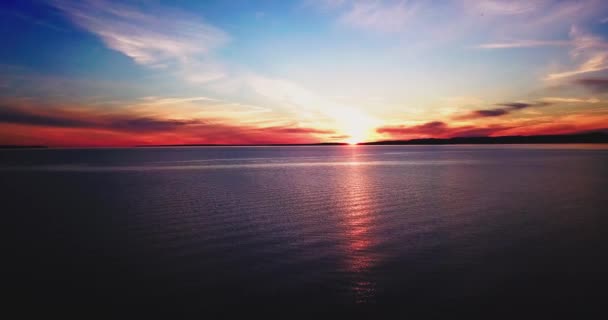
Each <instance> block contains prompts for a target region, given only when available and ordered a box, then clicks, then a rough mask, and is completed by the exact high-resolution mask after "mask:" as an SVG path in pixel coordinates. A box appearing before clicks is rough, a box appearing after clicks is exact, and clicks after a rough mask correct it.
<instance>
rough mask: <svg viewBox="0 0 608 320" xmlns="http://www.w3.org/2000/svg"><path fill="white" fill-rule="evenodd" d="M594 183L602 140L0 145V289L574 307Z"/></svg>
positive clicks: (103, 300) (597, 228)
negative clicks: (1, 255)
mask: <svg viewBox="0 0 608 320" xmlns="http://www.w3.org/2000/svg"><path fill="white" fill-rule="evenodd" d="M607 190H608V146H606V145H533V146H532V145H517V146H515V145H513V146H509V145H505V146H354V147H347V146H322V147H200V148H134V149H48V150H1V151H0V192H1V194H2V195H3V200H2V202H3V207H4V208H5V209H4V210H3V211H4V216H5V217H7V218H8V219H9V221H11V222H13V221H14V222H15V223H16V224H15V225H14V228H13V227H11V228H10V230H9V236H10V244H11V249H10V250H9V254H10V257H11V258H10V259H8V262H7V266H8V270H9V272H10V273H9V274H10V275H11V278H12V279H11V282H10V283H11V284H12V285H13V286H11V288H14V289H13V292H14V296H15V297H17V298H25V299H28V301H32V304H34V305H38V304H42V305H43V304H52V305H53V306H55V307H61V306H68V305H72V306H73V305H74V304H78V305H87V306H89V305H90V306H97V307H100V306H101V307H100V308H102V309H103V308H110V307H125V308H132V309H137V308H145V309H147V310H156V309H158V310H164V311H167V310H168V311H169V312H174V311H175V310H181V311H184V312H190V311H193V312H206V311H208V310H210V309H213V308H217V307H218V306H231V307H243V308H251V307H256V308H258V307H264V308H268V309H272V310H279V309H282V308H286V309H287V308H289V310H290V312H296V311H310V310H322V311H327V310H334V311H335V310H359V309H361V308H363V309H365V310H372V311H373V312H375V311H378V310H389V309H390V310H398V311H403V312H407V311H409V310H417V311H422V312H429V313H433V312H441V311H446V312H447V311H451V310H457V309H458V310H461V309H470V310H481V309H483V307H488V308H492V309H494V310H497V309H496V308H502V309H501V310H517V309H518V308H523V307H534V308H536V309H540V310H547V311H559V310H562V309H568V310H575V311H581V312H584V311H586V310H587V311H588V310H590V309H591V308H592V307H595V306H601V303H602V301H603V299H602V297H603V295H602V293H601V292H602V291H605V288H606V285H607V284H608V281H607V280H608V274H607V273H606V270H608V269H607V267H608V253H607V252H608V251H607V250H606V249H608V235H607V231H608V229H607V227H608V224H607V222H608V218H607V216H606V212H607V211H606V208H607V207H608V192H607ZM11 226H12V225H11Z"/></svg>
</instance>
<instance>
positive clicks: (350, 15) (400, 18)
mask: <svg viewBox="0 0 608 320" xmlns="http://www.w3.org/2000/svg"><path fill="white" fill-rule="evenodd" d="M415 11H416V7H415V6H413V5H412V3H411V2H407V1H356V2H354V3H353V4H352V5H351V7H350V8H349V9H348V10H347V11H346V12H344V13H343V14H342V16H341V17H340V18H339V19H338V21H339V22H340V23H342V24H345V25H349V26H353V27H356V28H361V29H368V30H376V31H382V32H396V31H402V30H403V29H404V28H405V26H406V24H407V23H408V22H409V20H410V18H411V17H412V16H413V15H414V14H415Z"/></svg>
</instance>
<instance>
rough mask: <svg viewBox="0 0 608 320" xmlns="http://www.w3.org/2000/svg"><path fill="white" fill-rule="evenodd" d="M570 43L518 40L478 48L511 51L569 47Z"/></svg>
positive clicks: (481, 45)
mask: <svg viewBox="0 0 608 320" xmlns="http://www.w3.org/2000/svg"><path fill="white" fill-rule="evenodd" d="M570 44H571V42H570V41H564V40H517V41H511V42H496V43H485V44H480V45H478V46H477V48H480V49H511V48H536V47H547V46H556V47H560V46H568V45H570Z"/></svg>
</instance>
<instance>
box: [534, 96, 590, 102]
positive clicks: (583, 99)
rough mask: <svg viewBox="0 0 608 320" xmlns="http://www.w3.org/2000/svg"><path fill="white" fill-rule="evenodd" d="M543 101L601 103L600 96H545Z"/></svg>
mask: <svg viewBox="0 0 608 320" xmlns="http://www.w3.org/2000/svg"><path fill="white" fill-rule="evenodd" d="M541 100H542V101H546V102H550V103H600V102H601V100H600V99H598V98H587V99H585V98H564V97H545V98H542V99H541Z"/></svg>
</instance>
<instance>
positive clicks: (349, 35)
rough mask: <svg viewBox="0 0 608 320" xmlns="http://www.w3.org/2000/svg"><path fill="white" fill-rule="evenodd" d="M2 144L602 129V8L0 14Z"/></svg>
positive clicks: (136, 7)
mask: <svg viewBox="0 0 608 320" xmlns="http://www.w3.org/2000/svg"><path fill="white" fill-rule="evenodd" d="M0 41H1V47H0V48H1V49H0V144H42V145H49V146H130V145H141V144H196V143H212V144H255V143H315V142H361V141H375V140H388V139H412V138H421V137H455V136H503V135H520V134H525V135H528V134H558V133H573V132H586V131H593V130H608V2H606V1H601V0H598V1H594V0H589V1H585V0H581V1H552V0H537V1H535V0H525V1H524V0H521V1H519V0H515V1H501V0H455V1H401V0H387V1H374V0H369V1H364V0H358V1H357V0H351V1H349V0H301V1H238V0H234V1H195V0H190V1H157V0H155V1H129V2H127V1H121V2H117V1H106V0H99V1H95V0H84V1H67V0H49V1H19V0H14V1H11V0H8V1H2V3H1V4H0Z"/></svg>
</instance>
